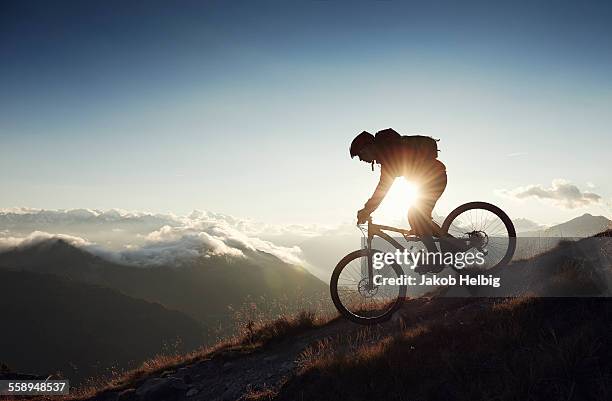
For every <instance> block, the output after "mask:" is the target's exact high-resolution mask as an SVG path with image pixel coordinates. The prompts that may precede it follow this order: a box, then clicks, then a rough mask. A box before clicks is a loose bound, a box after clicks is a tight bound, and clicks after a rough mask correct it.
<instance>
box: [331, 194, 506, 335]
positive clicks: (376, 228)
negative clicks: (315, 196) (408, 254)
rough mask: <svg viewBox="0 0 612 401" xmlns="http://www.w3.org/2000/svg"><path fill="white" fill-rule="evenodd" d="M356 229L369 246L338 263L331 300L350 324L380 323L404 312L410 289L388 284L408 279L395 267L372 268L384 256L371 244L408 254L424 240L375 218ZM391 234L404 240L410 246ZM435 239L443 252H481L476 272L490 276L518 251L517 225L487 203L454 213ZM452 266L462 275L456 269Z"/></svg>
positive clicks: (455, 210) (404, 286) (458, 208)
mask: <svg viewBox="0 0 612 401" xmlns="http://www.w3.org/2000/svg"><path fill="white" fill-rule="evenodd" d="M357 227H359V229H360V230H361V231H362V233H363V235H364V240H365V241H364V242H365V246H364V247H363V248H362V249H359V250H356V251H354V252H351V253H349V254H348V255H346V256H345V257H344V258H342V260H340V262H338V264H337V265H336V268H335V269H334V271H333V273H332V277H331V281H330V291H331V297H332V300H333V302H334V305H335V306H336V308H337V309H338V311H339V312H340V313H341V314H342V315H343V316H345V317H346V318H348V319H349V320H351V321H353V322H356V323H360V324H376V323H381V322H384V321H386V320H388V319H390V318H391V316H392V315H393V313H394V312H395V311H397V310H398V309H399V308H400V306H401V304H402V302H403V300H404V299H405V298H406V293H407V288H408V287H407V285H406V284H401V285H395V284H388V283H389V280H387V281H385V280H384V279H385V278H387V279H388V278H391V279H399V278H401V277H406V275H405V273H404V271H403V269H402V268H401V267H400V266H399V265H398V264H397V263H396V262H393V263H385V264H384V266H383V267H382V268H380V266H379V268H378V269H375V268H374V267H373V258H374V255H375V254H376V253H382V251H380V250H377V249H374V248H373V247H372V241H373V239H374V237H379V238H381V239H382V240H384V241H386V242H387V243H389V244H390V245H392V246H393V247H394V248H395V249H399V250H400V251H403V250H404V249H408V247H414V246H415V244H418V243H422V238H421V237H419V236H418V235H415V234H414V233H413V231H412V230H407V229H402V228H397V227H391V226H385V225H379V224H374V223H373V222H372V218H369V219H368V221H367V225H359V224H358V225H357ZM387 232H393V233H396V234H399V235H401V236H402V237H403V239H404V240H405V241H406V243H407V246H404V245H402V244H401V243H400V242H399V241H398V240H396V239H395V238H393V237H392V236H391V235H389V234H388V233H387ZM400 239H401V238H400ZM432 239H433V241H434V243H435V244H436V245H435V246H436V247H439V248H440V252H442V250H444V249H446V250H448V249H452V252H455V253H456V252H464V253H465V252H468V253H469V252H472V253H475V252H480V253H481V255H484V259H485V260H486V263H483V264H482V265H481V266H478V267H477V269H479V270H487V271H488V270H491V269H495V268H497V267H499V266H503V265H505V264H507V263H508V262H510V260H511V259H512V256H513V255H514V251H515V249H516V231H515V229H514V225H513V224H512V220H510V218H509V217H508V215H507V214H506V213H505V212H504V211H503V210H501V209H500V208H499V207H497V206H495V205H492V204H490V203H486V202H469V203H465V204H463V205H461V206H459V207H457V208H455V209H454V210H453V211H452V212H451V213H450V214H449V215H448V216H446V218H445V219H444V222H443V223H442V225H441V226H440V230H439V232H438V235H435V236H432ZM451 267H452V268H454V269H455V270H457V271H459V269H457V268H456V267H455V266H454V265H451ZM465 271H468V270H465ZM465 271H463V270H462V271H460V273H463V272H465ZM381 282H382V283H383V284H381ZM396 282H401V281H397V280H396ZM384 283H387V284H384Z"/></svg>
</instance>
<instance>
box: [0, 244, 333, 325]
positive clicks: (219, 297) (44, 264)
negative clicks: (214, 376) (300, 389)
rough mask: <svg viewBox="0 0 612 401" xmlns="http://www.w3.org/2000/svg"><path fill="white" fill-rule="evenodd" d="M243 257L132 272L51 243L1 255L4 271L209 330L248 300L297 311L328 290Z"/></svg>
mask: <svg viewBox="0 0 612 401" xmlns="http://www.w3.org/2000/svg"><path fill="white" fill-rule="evenodd" d="M245 255H246V257H245V258H229V257H226V256H211V257H207V258H200V259H198V260H197V262H196V263H194V264H191V265H189V266H183V267H173V266H161V267H160V266H157V267H133V266H126V265H120V264H116V263H113V262H110V261H107V260H105V259H102V258H100V257H98V256H95V255H92V254H91V253H89V252H87V251H84V250H81V249H79V248H76V247H74V246H72V245H70V244H68V243H66V242H65V241H63V240H61V239H50V240H46V241H43V242H40V243H38V244H35V245H32V246H29V247H20V248H14V249H12V250H9V251H6V252H3V253H0V266H7V267H12V268H17V269H24V270H27V271H34V272H39V273H49V274H55V275H58V276H61V277H65V278H68V279H71V280H74V281H79V282H83V283H88V284H96V285H100V286H104V287H109V288H113V289H116V290H119V291H121V292H123V293H125V294H127V295H129V296H132V297H135V298H141V299H145V300H148V301H151V302H159V303H161V304H162V305H164V306H166V307H168V308H170V309H175V310H179V311H181V312H184V313H186V314H188V315H189V316H191V317H192V318H194V319H196V320H198V321H200V322H201V323H203V324H204V325H205V326H207V327H217V326H219V325H220V324H226V323H227V324H229V321H231V320H232V319H233V316H231V313H229V311H228V306H229V305H234V306H240V305H242V304H243V303H244V302H245V300H246V299H252V300H256V301H257V302H265V300H269V301H270V302H276V303H277V304H278V303H280V304H281V305H275V307H283V308H291V307H293V306H295V308H298V307H302V306H303V305H304V304H306V303H308V302H310V301H312V298H313V297H318V298H320V294H321V293H322V292H326V291H327V287H326V285H325V284H324V283H323V282H322V281H320V280H319V279H317V278H315V277H314V276H312V275H311V274H310V273H308V272H307V271H306V270H304V269H302V268H300V267H297V266H292V265H288V264H286V263H284V262H282V261H281V260H280V259H278V258H276V257H274V256H272V255H269V254H266V253H263V252H257V251H250V252H245ZM315 294H316V295H315ZM268 307H271V306H268ZM228 330H229V328H228Z"/></svg>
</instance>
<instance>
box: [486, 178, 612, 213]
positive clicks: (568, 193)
mask: <svg viewBox="0 0 612 401" xmlns="http://www.w3.org/2000/svg"><path fill="white" fill-rule="evenodd" d="M498 192H499V193H500V194H502V195H506V196H510V197H513V198H516V199H526V198H536V199H540V200H545V201H552V202H553V203H555V204H556V205H559V206H561V207H564V208H566V209H576V208H580V207H585V206H590V205H593V204H597V203H600V202H601V200H602V197H601V196H600V195H598V194H596V193H594V192H589V191H582V190H580V188H578V187H577V186H576V185H574V184H572V183H571V182H569V181H567V180H563V179H556V180H553V182H552V185H551V186H550V187H545V186H543V185H528V186H526V187H519V188H515V189H512V190H500V191H498Z"/></svg>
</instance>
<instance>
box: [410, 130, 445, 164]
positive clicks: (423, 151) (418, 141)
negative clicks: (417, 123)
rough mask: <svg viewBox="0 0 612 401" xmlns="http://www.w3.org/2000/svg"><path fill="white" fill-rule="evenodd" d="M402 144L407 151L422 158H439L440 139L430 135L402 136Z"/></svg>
mask: <svg viewBox="0 0 612 401" xmlns="http://www.w3.org/2000/svg"><path fill="white" fill-rule="evenodd" d="M400 141H401V146H402V148H404V150H405V151H406V152H407V153H411V154H413V155H415V156H417V157H419V158H422V159H431V160H433V159H437V158H438V152H439V150H438V141H437V140H436V139H434V138H432V137H430V136H423V135H409V136H402V138H401V140H400Z"/></svg>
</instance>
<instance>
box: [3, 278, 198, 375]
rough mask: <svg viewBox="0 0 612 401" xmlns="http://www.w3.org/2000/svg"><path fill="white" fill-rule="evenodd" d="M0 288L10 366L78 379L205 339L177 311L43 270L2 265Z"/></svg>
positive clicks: (187, 347) (183, 349) (6, 361)
mask: <svg viewBox="0 0 612 401" xmlns="http://www.w3.org/2000/svg"><path fill="white" fill-rule="evenodd" d="M0 294H2V299H3V301H2V302H0V316H2V322H3V323H2V330H0V344H2V350H1V353H0V362H2V363H4V364H6V365H8V367H10V368H11V369H12V370H13V371H16V372H26V373H36V374H39V375H48V374H52V373H55V372H62V373H63V375H64V376H65V377H68V378H70V380H71V381H72V382H73V383H75V384H76V383H78V382H79V381H81V380H83V379H86V378H88V377H90V376H93V375H96V376H97V375H102V374H104V373H110V370H111V368H112V369H113V370H117V369H127V368H133V367H134V366H136V365H138V364H140V363H141V362H142V361H144V360H146V359H148V358H151V357H153V356H154V355H156V354H158V353H163V352H187V351H190V350H193V349H195V348H197V347H199V346H200V345H201V344H202V341H203V332H202V327H201V325H200V324H199V323H197V322H196V321H194V320H192V319H191V318H189V317H187V316H186V315H184V314H182V313H179V312H175V311H169V310H167V309H165V308H164V307H162V306H161V305H159V304H153V303H149V302H145V301H142V300H138V299H134V298H131V297H129V296H126V295H124V294H121V293H119V292H117V291H115V290H111V289H107V288H101V287H98V286H93V285H89V284H84V283H79V282H75V281H70V280H66V279H62V278H59V277H56V276H52V275H48V274H37V273H31V272H24V271H10V270H7V269H0Z"/></svg>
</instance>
